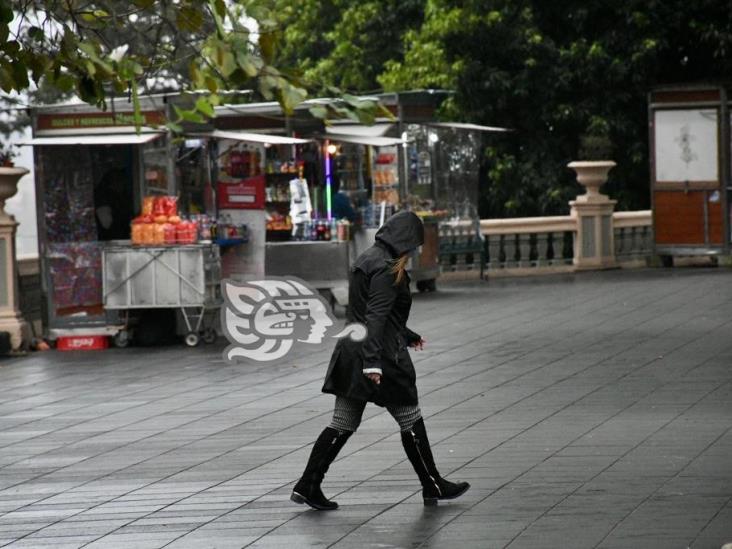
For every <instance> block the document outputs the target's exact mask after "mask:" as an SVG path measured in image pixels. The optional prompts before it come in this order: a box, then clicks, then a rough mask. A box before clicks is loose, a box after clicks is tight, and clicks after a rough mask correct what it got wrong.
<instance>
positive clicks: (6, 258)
mask: <svg viewBox="0 0 732 549" xmlns="http://www.w3.org/2000/svg"><path fill="white" fill-rule="evenodd" d="M27 173H28V170H26V169H25V168H15V167H0V332H8V333H10V344H11V346H12V348H13V350H18V349H20V348H21V347H22V345H23V342H24V341H26V342H27V341H28V339H29V338H30V330H29V326H28V323H27V322H26V321H25V320H23V316H22V315H21V314H20V310H19V308H18V268H17V264H16V257H15V255H16V254H15V231H16V228H17V227H18V223H17V221H15V218H14V217H13V216H12V215H9V214H8V213H7V212H6V211H5V201H6V200H7V199H8V198H10V197H11V196H13V195H14V194H15V193H16V192H17V191H18V180H19V179H20V178H21V177H23V176H24V175H25V174H27Z"/></svg>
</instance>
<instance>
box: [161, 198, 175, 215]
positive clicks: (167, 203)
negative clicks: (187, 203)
mask: <svg viewBox="0 0 732 549" xmlns="http://www.w3.org/2000/svg"><path fill="white" fill-rule="evenodd" d="M163 209H164V212H163V213H164V214H165V215H167V216H168V217H171V216H174V215H178V197H177V196H164V197H163Z"/></svg>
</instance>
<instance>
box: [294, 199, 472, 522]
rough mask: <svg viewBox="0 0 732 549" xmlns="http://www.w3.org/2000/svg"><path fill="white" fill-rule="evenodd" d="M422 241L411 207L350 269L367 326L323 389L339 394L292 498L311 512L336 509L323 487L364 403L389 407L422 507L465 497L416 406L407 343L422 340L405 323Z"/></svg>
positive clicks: (352, 309)
mask: <svg viewBox="0 0 732 549" xmlns="http://www.w3.org/2000/svg"><path fill="white" fill-rule="evenodd" d="M423 241H424V228H423V226H422V221H421V220H420V219H419V217H417V216H416V215H415V214H414V213H412V212H407V211H401V212H399V213H397V214H395V215H393V216H391V217H390V218H389V219H388V220H387V222H386V223H384V225H382V226H381V228H380V229H379V230H378V231H377V233H376V243H375V244H374V245H373V246H372V247H371V248H369V249H368V250H366V251H365V252H364V253H363V254H361V255H360V256H359V257H358V258H357V259H356V261H355V262H354V265H353V267H352V268H351V279H350V287H349V296H348V299H349V314H348V320H349V322H360V323H361V324H363V325H365V326H366V328H367V330H368V335H367V336H366V339H365V340H363V341H361V342H355V341H352V340H351V339H349V338H342V339H340V340H339V341H338V343H337V344H336V347H335V349H334V351H333V356H332V357H331V360H330V365H329V367H328V373H327V374H326V378H325V383H324V385H323V392H325V393H331V394H334V395H336V401H335V409H334V410H333V419H332V421H331V423H330V425H329V426H328V427H326V428H325V429H324V430H323V432H322V433H320V436H319V437H318V439H317V440H316V441H315V446H314V447H313V449H312V452H311V454H310V459H309V460H308V463H307V465H306V467H305V471H304V473H303V475H302V477H301V478H300V480H299V481H298V483H297V484H296V485H295V488H294V490H293V492H292V496H291V499H292V501H294V502H296V503H307V504H308V505H310V506H311V507H313V508H314V509H320V510H330V509H337V508H338V504H337V503H336V502H335V501H330V500H328V499H327V498H326V497H325V496H324V495H323V492H322V491H321V489H320V484H321V482H322V481H323V478H324V476H325V473H326V472H327V471H328V467H329V466H330V464H331V463H333V461H334V460H335V458H336V456H337V455H338V452H340V450H341V448H343V446H344V444H345V443H346V441H347V440H348V438H349V437H350V436H351V435H352V434H353V433H354V432H355V431H356V429H358V426H359V425H360V423H361V416H362V414H363V411H364V408H365V407H366V403H367V402H373V403H374V404H377V405H379V406H383V407H385V408H386V409H387V410H388V412H389V413H390V414H391V415H392V416H393V417H394V419H395V420H396V421H397V423H398V424H399V428H400V429H401V437H402V445H403V446H404V450H405V452H406V454H407V457H408V458H409V461H410V462H411V464H412V466H413V467H414V470H415V472H416V473H417V476H418V477H419V480H420V482H421V483H422V497H423V499H424V504H425V505H436V504H437V501H438V500H443V499H453V498H456V497H458V496H460V495H462V494H464V493H465V492H466V491H467V489H468V488H470V485H469V484H468V483H467V482H460V483H457V484H455V483H452V482H450V481H447V480H445V479H443V478H442V477H441V476H440V474H439V472H438V471H437V467H436V466H435V462H434V459H433V457H432V451H431V450H430V444H429V441H428V439H427V432H426V431H425V426H424V421H423V420H422V415H421V413H420V409H419V400H418V398H417V386H416V384H415V380H416V376H415V372H414V365H413V364H412V360H411V358H410V357H409V352H408V350H407V347H412V348H417V349H421V348H422V346H423V345H424V343H425V341H424V340H423V339H422V338H421V337H420V336H419V335H418V334H416V333H415V332H413V331H411V330H410V329H409V328H407V318H408V317H409V310H410V308H411V306H412V297H411V294H410V290H409V275H408V274H407V272H406V270H405V268H406V263H407V260H408V258H409V252H411V251H412V250H414V249H416V248H417V247H419V246H421V245H422V243H423Z"/></svg>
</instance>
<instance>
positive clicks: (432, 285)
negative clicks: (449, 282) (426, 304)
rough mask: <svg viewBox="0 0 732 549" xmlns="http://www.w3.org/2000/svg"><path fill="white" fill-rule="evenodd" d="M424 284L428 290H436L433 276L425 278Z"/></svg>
mask: <svg viewBox="0 0 732 549" xmlns="http://www.w3.org/2000/svg"><path fill="white" fill-rule="evenodd" d="M425 286H426V287H427V291H428V292H436V291H437V281H436V280H435V279H434V278H430V279H429V280H425Z"/></svg>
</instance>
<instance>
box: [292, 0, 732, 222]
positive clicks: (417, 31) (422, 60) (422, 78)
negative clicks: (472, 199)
mask: <svg viewBox="0 0 732 549" xmlns="http://www.w3.org/2000/svg"><path fill="white" fill-rule="evenodd" d="M278 5H279V7H280V8H281V10H280V11H279V12H278V13H279V14H280V15H278V17H279V19H278V20H279V21H280V24H282V25H283V34H284V45H283V50H282V51H283V52H284V53H286V57H287V59H288V61H289V62H291V63H293V64H297V65H299V66H301V68H302V69H303V76H304V77H305V78H306V79H311V80H312V81H317V82H319V83H325V84H326V85H337V86H342V87H348V88H353V90H354V91H360V92H368V91H372V90H374V89H378V88H380V87H381V88H383V89H385V90H387V91H396V90H407V89H418V88H443V89H452V90H454V91H455V92H456V93H455V95H454V96H453V97H451V99H450V100H449V101H448V102H447V103H446V104H445V105H444V109H443V114H444V116H445V117H449V118H450V119H462V120H468V121H473V122H478V123H485V124H489V125H502V126H507V127H510V128H512V129H513V130H514V132H513V133H512V134H511V135H505V134H502V135H488V136H486V137H485V145H486V148H485V155H484V159H485V160H484V165H483V166H482V168H483V170H482V177H483V182H482V184H481V192H482V197H483V203H482V205H481V206H482V207H481V213H482V215H484V216H505V215H538V214H554V213H560V212H566V210H567V201H568V200H569V199H571V198H573V197H574V196H575V195H576V194H577V193H578V192H580V188H579V187H578V185H576V183H575V182H574V175H573V173H572V172H571V171H570V170H568V169H567V168H566V164H567V163H568V162H569V161H571V160H577V159H578V158H579V157H580V156H582V157H584V158H587V157H589V156H591V155H599V154H602V155H603V156H611V157H612V159H613V160H616V161H617V163H618V166H617V168H615V169H614V170H613V171H612V172H611V178H610V182H609V184H608V187H607V190H608V192H610V193H611V194H612V195H613V197H615V198H619V200H620V206H621V207H625V208H640V207H646V206H647V205H648V195H649V193H648V178H649V173H648V137H647V135H648V128H647V93H648V91H649V90H650V89H651V88H652V87H653V86H654V85H657V84H659V83H677V82H678V83H683V82H698V81H709V80H719V79H722V78H725V77H726V75H728V74H730V68H732V67H730V55H731V54H732V10H730V8H729V3H728V2H722V1H719V0H699V1H698V2H692V3H689V2H684V1H682V0H617V1H614V2H606V1H601V0H582V1H579V0H557V1H555V2H542V1H539V0H461V1H460V2H455V1H452V0H420V1H409V2H392V1H390V0H381V1H372V0H362V1H361V2H357V1H354V0H327V1H324V2H317V1H314V0H307V1H298V2H294V1H292V0H278ZM288 10H289V11H288Z"/></svg>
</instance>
